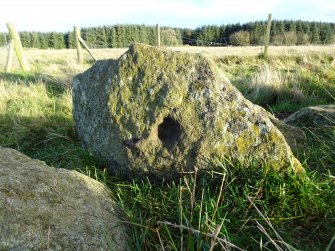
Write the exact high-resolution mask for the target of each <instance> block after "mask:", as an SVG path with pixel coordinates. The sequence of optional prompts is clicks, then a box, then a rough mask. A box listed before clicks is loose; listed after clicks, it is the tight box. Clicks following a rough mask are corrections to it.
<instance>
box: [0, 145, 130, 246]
mask: <svg viewBox="0 0 335 251" xmlns="http://www.w3.org/2000/svg"><path fill="white" fill-rule="evenodd" d="M109 195H110V194H109V192H108V190H107V188H105V187H104V186H103V185H102V184H101V183H99V182H97V181H95V180H93V179H91V178H89V177H87V176H85V175H83V174H80V173H78V172H76V171H69V170H65V169H55V168H53V167H49V166H47V165H46V164H45V163H44V162H41V161H38V160H33V159H30V158H28V157H27V156H25V155H23V154H21V153H19V152H17V151H16V150H13V149H8V148H2V147H0V250H20V251H21V250H128V248H127V242H126V234H125V229H124V227H123V226H122V224H121V223H120V221H119V220H118V216H117V214H118V213H119V212H118V210H117V208H116V205H115V203H114V202H113V201H112V200H111V198H110V196H109Z"/></svg>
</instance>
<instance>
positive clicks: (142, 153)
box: [73, 44, 303, 177]
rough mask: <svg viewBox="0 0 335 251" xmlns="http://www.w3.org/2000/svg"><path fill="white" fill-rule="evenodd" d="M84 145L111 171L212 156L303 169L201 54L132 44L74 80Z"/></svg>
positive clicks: (180, 167) (180, 168) (190, 163)
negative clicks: (125, 50) (111, 58)
mask: <svg viewBox="0 0 335 251" xmlns="http://www.w3.org/2000/svg"><path fill="white" fill-rule="evenodd" d="M73 116H74V119H75V122H76V126H77V129H78V134H79V137H80V138H81V140H82V142H83V143H84V145H85V146H86V147H87V149H89V151H91V153H92V154H93V155H94V156H96V158H97V159H98V160H99V161H100V162H101V163H103V164H106V165H107V166H108V167H110V169H112V170H113V171H114V172H121V173H123V174H130V173H132V171H136V172H137V173H139V172H140V173H141V172H144V173H154V174H158V175H163V176H165V177H171V176H173V175H174V174H178V173H180V172H184V171H192V170H193V169H194V167H195V166H196V167H197V168H200V169H201V168H203V169H209V168H212V167H213V162H214V161H215V160H217V159H221V160H222V159H230V160H231V161H233V162H242V163H245V162H248V161H249V160H250V159H254V160H257V161H260V162H262V163H264V162H267V164H268V166H270V167H272V168H274V169H276V170H283V169H285V170H286V169H290V170H292V169H293V170H294V171H302V170H303V168H302V166H301V164H300V163H299V161H298V160H297V159H296V158H295V157H294V156H293V154H292V152H291V149H290V147H289V146H288V145H287V143H286V141H285V138H284V136H283V135H282V134H281V133H280V131H279V130H278V129H277V128H276V127H275V126H274V125H273V124H272V123H271V121H270V119H269V118H268V116H267V114H266V112H265V111H264V110H263V109H261V108H260V107H258V106H256V105H253V104H252V103H251V102H249V101H248V100H246V99H245V98H244V97H243V95H242V94H241V93H240V92H239V91H238V90H237V89H236V88H235V87H233V86H232V85H231V84H230V83H229V81H228V80H227V78H226V77H225V75H224V74H223V72H222V71H221V70H220V69H219V68H218V67H217V65H216V64H215V63H214V62H213V61H212V60H211V59H209V58H207V57H206V56H204V55H198V54H193V55H191V54H186V53H181V52H172V51H168V50H166V49H158V48H154V47H151V46H146V45H142V44H134V45H132V46H130V48H129V50H128V51H127V52H126V53H125V54H123V55H122V56H121V57H120V58H119V60H117V61H113V60H105V61H99V62H97V63H96V64H95V65H94V66H93V67H92V68H90V69H89V70H87V71H86V72H84V73H82V74H79V75H77V76H75V78H74V80H73Z"/></svg>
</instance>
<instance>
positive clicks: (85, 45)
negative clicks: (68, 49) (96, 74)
mask: <svg viewBox="0 0 335 251" xmlns="http://www.w3.org/2000/svg"><path fill="white" fill-rule="evenodd" d="M79 42H80V43H81V44H82V45H83V46H84V48H85V49H86V50H87V52H88V53H89V54H90V55H91V57H92V58H93V59H94V61H95V62H97V59H96V57H95V56H94V55H93V52H92V51H91V50H90V48H89V47H88V45H87V44H86V42H85V40H84V39H82V38H81V37H79Z"/></svg>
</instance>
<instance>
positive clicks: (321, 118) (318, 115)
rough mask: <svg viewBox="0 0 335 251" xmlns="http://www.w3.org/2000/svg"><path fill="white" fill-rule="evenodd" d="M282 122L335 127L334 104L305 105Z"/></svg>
mask: <svg viewBox="0 0 335 251" xmlns="http://www.w3.org/2000/svg"><path fill="white" fill-rule="evenodd" d="M284 122H285V123H286V124H289V125H293V126H299V127H302V126H305V127H329V126H331V127H335V105H317V106H309V107H305V108H302V109H301V110H299V111H297V112H295V113H293V114H292V115H290V116H289V117H287V118H286V119H285V120H284Z"/></svg>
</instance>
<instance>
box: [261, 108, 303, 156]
mask: <svg viewBox="0 0 335 251" xmlns="http://www.w3.org/2000/svg"><path fill="white" fill-rule="evenodd" d="M267 114H268V117H269V119H270V120H271V122H272V124H274V125H275V126H276V127H277V128H278V129H279V131H280V132H281V133H282V134H283V135H284V137H285V140H286V142H287V144H288V145H289V146H290V148H291V150H292V151H293V153H298V152H300V151H301V150H303V149H304V148H305V147H306V146H305V143H306V140H307V137H306V134H305V132H304V131H303V130H302V129H300V128H299V127H296V126H292V125H288V124H286V123H284V122H283V121H281V120H279V119H277V118H276V117H274V116H273V115H272V114H271V113H269V112H267Z"/></svg>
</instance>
